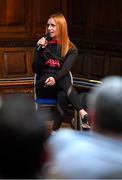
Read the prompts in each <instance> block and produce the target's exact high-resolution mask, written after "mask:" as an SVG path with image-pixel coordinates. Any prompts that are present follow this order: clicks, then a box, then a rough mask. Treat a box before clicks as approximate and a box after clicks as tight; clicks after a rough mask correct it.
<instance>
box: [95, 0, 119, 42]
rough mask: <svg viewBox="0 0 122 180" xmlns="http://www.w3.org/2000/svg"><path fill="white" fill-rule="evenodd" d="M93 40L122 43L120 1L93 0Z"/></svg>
mask: <svg viewBox="0 0 122 180" xmlns="http://www.w3.org/2000/svg"><path fill="white" fill-rule="evenodd" d="M93 5H94V11H93V19H94V20H93V27H94V28H93V39H94V40H99V41H111V42H117V43H118V42H122V1H121V0H111V1H106V0H101V1H98V0H93Z"/></svg>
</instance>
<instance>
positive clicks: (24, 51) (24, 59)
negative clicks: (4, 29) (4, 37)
mask: <svg viewBox="0 0 122 180" xmlns="http://www.w3.org/2000/svg"><path fill="white" fill-rule="evenodd" d="M32 51H33V49H32V48H5V49H4V51H3V52H2V60H1V61H2V78H13V77H16V78H17V77H27V76H29V75H32V68H31V63H32V54H31V53H32Z"/></svg>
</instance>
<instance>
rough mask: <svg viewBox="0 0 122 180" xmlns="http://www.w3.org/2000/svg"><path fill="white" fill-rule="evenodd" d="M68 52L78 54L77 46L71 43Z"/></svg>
mask: <svg viewBox="0 0 122 180" xmlns="http://www.w3.org/2000/svg"><path fill="white" fill-rule="evenodd" d="M68 53H74V54H78V48H77V47H76V46H75V45H74V44H73V46H72V47H71V48H70V49H69V51H68Z"/></svg>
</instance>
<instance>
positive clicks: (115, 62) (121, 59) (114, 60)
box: [107, 54, 122, 76]
mask: <svg viewBox="0 0 122 180" xmlns="http://www.w3.org/2000/svg"><path fill="white" fill-rule="evenodd" d="M107 74H108V75H119V76H122V54H120V55H119V54H110V56H109V66H108V73H107Z"/></svg>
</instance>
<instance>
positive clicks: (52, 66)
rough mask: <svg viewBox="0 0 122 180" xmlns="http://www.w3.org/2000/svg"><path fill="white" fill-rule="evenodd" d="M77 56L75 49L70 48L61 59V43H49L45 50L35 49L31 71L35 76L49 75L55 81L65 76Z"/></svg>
mask: <svg viewBox="0 0 122 180" xmlns="http://www.w3.org/2000/svg"><path fill="white" fill-rule="evenodd" d="M77 54H78V50H77V48H76V47H75V46H74V47H73V48H70V49H69V51H68V52H67V54H66V55H65V57H64V58H62V57H61V43H60V42H58V41H53V40H52V41H50V42H49V43H48V45H47V46H46V48H41V49H40V51H38V50H37V47H36V48H35V53H34V59H33V63H32V68H33V71H34V72H35V73H37V74H43V73H49V76H52V77H54V79H55V80H56V81H57V80H59V79H61V78H62V77H63V76H65V75H66V74H67V73H68V72H69V71H70V70H71V68H72V66H73V64H74V62H75V60H76V57H77Z"/></svg>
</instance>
